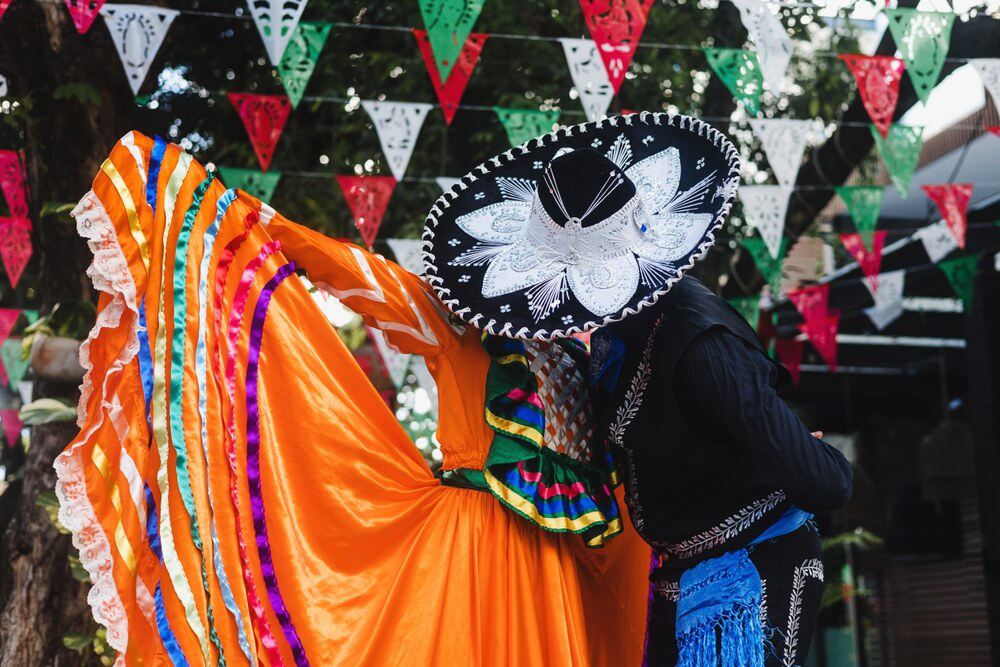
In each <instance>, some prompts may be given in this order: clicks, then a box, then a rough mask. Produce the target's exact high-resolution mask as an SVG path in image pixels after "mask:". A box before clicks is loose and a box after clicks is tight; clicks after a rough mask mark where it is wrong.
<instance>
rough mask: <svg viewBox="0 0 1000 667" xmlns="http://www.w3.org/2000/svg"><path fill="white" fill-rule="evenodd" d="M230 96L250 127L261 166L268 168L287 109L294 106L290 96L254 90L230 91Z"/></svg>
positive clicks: (279, 137) (251, 141) (289, 109)
mask: <svg viewBox="0 0 1000 667" xmlns="http://www.w3.org/2000/svg"><path fill="white" fill-rule="evenodd" d="M228 97H229V101H230V102H232V103H233V106H234V107H236V111H237V113H239V115H240V120H242V121H243V126H244V127H245V128H246V129H247V135H249V137H250V143H251V144H252V145H253V150H254V153H256V154H257V160H258V161H259V162H260V168H261V169H263V170H264V171H267V168H268V167H269V166H270V165H271V158H273V157H274V149H275V147H276V146H277V145H278V140H279V139H281V131H282V130H283V129H284V127H285V121H286V120H288V113H289V112H290V111H291V110H292V107H291V104H290V103H289V101H288V97H286V96H285V95H257V94H252V93H229V94H228Z"/></svg>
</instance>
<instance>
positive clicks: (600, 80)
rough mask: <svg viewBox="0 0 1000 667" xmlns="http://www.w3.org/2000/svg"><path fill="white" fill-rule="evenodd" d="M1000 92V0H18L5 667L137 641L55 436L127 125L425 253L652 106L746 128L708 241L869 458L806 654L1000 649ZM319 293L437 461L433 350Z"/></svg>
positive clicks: (302, 218)
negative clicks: (108, 614)
mask: <svg viewBox="0 0 1000 667" xmlns="http://www.w3.org/2000/svg"><path fill="white" fill-rule="evenodd" d="M851 54H855V56H856V57H847V58H845V57H842V56H851ZM998 100H1000V0H989V1H987V2H983V1H979V2H975V1H971V0H933V1H932V0H920V1H919V2H917V1H916V0H888V1H885V0H871V1H866V0H858V1H857V2H853V1H850V0H814V1H812V2H809V1H801V2H800V1H798V0H779V1H775V2H761V1H760V0H582V2H581V1H579V0H517V1H516V2H513V1H512V0H503V1H501V0H419V1H418V0H398V1H397V0H381V1H379V2H365V1H362V0H309V2H308V4H307V2H306V0H285V1H284V2H279V1H269V0H250V2H241V1H238V0H204V1H202V2H199V1H196V0H180V1H176V2H165V3H163V4H161V5H146V4H141V5H123V4H112V3H104V2H102V1H101V0H0V189H2V191H3V197H2V198H0V260H2V263H3V268H4V272H3V273H2V275H0V340H2V347H0V360H2V364H0V375H2V377H0V425H2V427H3V432H4V437H5V440H6V444H5V445H0V667H14V666H17V667H20V666H23V665H35V664H38V665H42V664H44V665H91V664H112V662H113V660H114V656H113V654H112V651H111V649H110V648H109V647H108V646H107V644H106V643H105V642H104V640H103V635H102V634H101V631H100V630H99V629H98V628H97V626H96V624H95V623H94V622H93V620H92V617H91V614H90V611H89V609H88V607H87V604H86V593H87V589H88V585H89V582H88V581H87V574H86V572H85V571H84V570H83V569H82V568H81V567H80V566H79V561H78V560H77V559H76V556H75V550H74V549H73V548H72V546H71V544H70V538H69V535H68V534H67V533H66V531H65V530H64V529H63V528H62V527H61V526H59V525H58V521H57V519H56V513H57V501H56V499H55V495H54V492H53V487H54V482H55V474H54V472H53V471H52V468H51V465H52V461H53V459H54V458H55V456H56V454H58V452H59V451H60V450H61V449H62V447H64V446H65V445H66V444H67V443H68V442H69V440H70V439H71V438H72V437H73V436H74V435H75V427H74V421H75V416H76V408H75V406H76V398H77V396H78V393H77V385H78V383H79V375H80V373H81V372H82V371H81V369H80V368H79V364H78V363H77V362H76V354H77V351H78V348H79V343H80V341H81V340H83V339H85V338H86V336H87V333H88V331H89V329H90V327H91V326H92V324H93V321H94V316H95V299H96V293H95V291H94V290H93V288H92V287H91V285H90V281H89V279H88V278H87V277H86V275H85V271H86V268H87V266H88V264H89V262H90V254H89V252H88V250H87V247H86V245H85V243H84V242H83V241H82V240H81V239H80V238H79V237H78V236H77V234H76V230H75V225H74V222H73V219H72V218H71V217H70V216H69V211H70V209H71V208H72V206H73V204H74V203H75V202H76V201H77V200H78V199H79V198H80V197H81V196H82V195H83V193H84V192H86V191H87V189H88V188H89V184H90V181H91V180H92V179H93V177H94V175H95V173H97V171H98V170H99V169H100V166H101V163H102V161H103V159H104V158H105V156H106V155H107V154H108V152H109V150H110V149H111V147H112V145H113V144H114V142H115V141H116V140H117V139H119V138H120V137H121V136H122V135H123V134H124V133H125V132H127V131H128V130H130V129H136V130H139V131H141V132H143V133H145V134H149V135H152V134H158V135H160V136H162V137H164V138H166V139H168V140H169V141H173V142H175V143H177V144H179V145H180V146H182V147H183V148H184V149H185V150H187V151H189V152H190V153H192V154H193V155H194V156H195V157H196V158H197V159H198V160H200V161H202V162H203V163H205V164H206V165H208V167H209V168H210V169H214V170H217V171H218V173H219V175H220V177H221V178H222V179H223V181H224V182H225V183H226V184H227V185H229V186H231V187H242V188H244V189H246V190H248V191H250V192H253V193H254V194H257V195H258V196H260V197H261V198H262V199H264V200H266V201H268V202H270V203H271V205H273V206H274V207H275V208H276V209H277V210H279V211H281V212H283V213H284V214H285V215H287V216H288V217H289V218H291V219H293V220H296V221H298V222H301V223H303V224H306V225H308V226H310V227H313V228H316V229H318V230H320V231H322V232H323V233H325V234H328V235H330V236H333V237H337V238H346V239H350V240H353V241H356V242H361V243H363V244H365V245H369V246H371V247H373V248H374V249H375V250H377V251H379V252H381V253H383V254H385V255H386V256H387V257H391V258H395V259H396V260H397V261H399V262H400V263H402V264H403V265H404V266H407V268H410V269H411V270H414V271H417V272H419V271H420V265H419V261H415V258H416V257H417V255H415V254H414V251H413V242H414V240H415V239H417V238H418V237H419V234H420V230H421V228H422V225H423V219H424V215H425V213H426V211H427V210H428V209H429V208H430V207H431V205H432V204H433V203H434V201H435V199H436V198H437V197H439V196H440V195H441V193H442V189H447V188H449V187H451V182H452V181H449V180H448V179H454V178H457V177H460V176H461V175H463V174H464V173H466V172H467V171H469V170H470V169H472V168H473V167H475V166H476V165H477V164H479V163H480V162H482V161H484V160H486V159H488V158H490V157H491V156H493V155H495V154H497V153H499V152H502V151H504V150H507V149H508V148H509V147H511V146H512V145H517V144H519V143H522V142H523V141H526V140H527V139H529V138H531V137H533V136H536V135H537V134H540V133H544V132H548V131H550V130H551V129H553V128H554V127H555V126H557V125H567V124H573V123H578V122H583V121H585V120H588V119H591V120H594V119H597V118H600V117H603V116H605V115H607V116H615V115H621V114H628V113H632V112H642V111H667V112H671V113H683V114H689V115H693V116H697V117H700V118H702V119H704V120H706V121H707V122H710V123H711V124H713V125H714V126H716V127H717V128H719V129H720V130H722V131H723V132H726V133H727V134H728V135H729V136H730V137H732V138H733V140H734V143H736V145H737V146H738V147H739V149H740V152H741V154H742V157H743V162H744V167H743V177H744V178H743V180H744V186H743V187H742V189H741V195H740V204H738V205H737V206H736V208H735V209H734V212H733V214H732V215H731V218H730V222H729V223H727V225H726V228H725V230H724V232H723V233H722V234H721V235H720V238H719V241H718V243H717V244H716V245H715V246H714V247H713V248H712V250H711V252H710V253H709V255H708V256H707V257H706V258H705V259H704V260H703V261H702V263H701V264H700V266H699V267H698V268H697V273H698V275H699V277H700V278H702V280H703V281H704V282H706V284H708V285H710V286H711V287H713V288H714V289H716V290H718V291H719V292H720V293H721V294H722V295H723V296H724V297H725V298H727V299H730V300H731V301H732V303H733V304H734V305H736V306H737V307H739V308H740V309H741V311H742V312H743V313H744V314H745V315H746V317H747V318H748V319H749V320H750V321H751V322H752V323H753V324H754V326H755V327H756V328H757V329H758V332H759V333H760V335H761V338H762V339H763V340H764V342H765V343H766V344H768V345H771V346H773V348H772V349H773V350H774V352H775V354H776V355H777V356H778V357H779V359H780V360H781V361H782V362H783V363H785V365H786V366H788V367H789V370H790V371H792V374H793V376H794V377H795V378H796V384H795V386H794V388H793V389H792V390H791V391H790V392H789V394H788V397H787V398H788V400H789V402H790V403H791V404H792V405H793V406H794V407H795V408H796V410H797V411H798V412H799V413H800V415H801V416H802V417H803V419H804V420H805V421H806V423H807V424H808V425H809V426H810V427H813V428H816V429H822V430H823V431H825V432H826V434H827V440H828V441H829V442H831V443H832V444H835V445H836V446H837V447H839V448H840V449H841V450H842V451H843V452H844V453H845V454H846V455H847V457H848V458H849V459H850V460H851V462H852V463H853V465H854V467H855V490H854V497H853V499H852V500H851V502H850V504H849V505H848V506H847V507H846V508H844V509H843V510H841V511H840V512H838V513H837V514H835V515H833V516H827V517H821V527H822V529H823V533H824V535H825V536H826V538H825V541H824V543H825V549H826V581H825V584H826V590H825V595H824V601H823V611H822V615H821V623H820V630H819V631H818V633H817V636H816V637H815V644H814V648H813V651H812V652H811V656H810V662H809V664H810V665H814V666H816V667H841V666H848V665H852V666H859V667H860V666H862V665H864V666H870V667H876V666H901V667H910V666H922V665H935V666H942V665H947V666H949V667H950V666H955V667H958V666H965V665H968V666H982V665H989V664H1000V662H998V661H1000V497H998V496H1000V487H998V484H997V481H998V474H1000V459H998V447H1000V424H998V421H997V416H998V415H1000V349H998V347H997V344H998V342H1000V309H998V308H997V305H998V303H1000V254H998V251H1000V225H998V223H997V221H998V220H1000V172H998V168H997V164H998V160H997V158H998V156H1000V127H998V126H1000V118H998V115H997V105H998ZM925 186H926V187H925ZM315 294H316V298H317V300H319V301H320V303H321V304H322V306H323V308H324V311H325V312H326V313H327V315H328V316H329V317H330V319H331V321H332V322H333V323H334V325H335V326H337V327H338V329H339V331H340V332H341V333H342V335H343V337H344V340H345V341H346V342H347V344H348V345H349V346H350V347H351V349H352V350H354V351H355V355H356V358H357V360H358V363H359V364H360V365H361V366H362V368H364V369H365V371H366V372H367V373H368V375H369V377H370V378H371V379H372V382H373V383H374V384H375V386H376V387H377V388H378V389H379V390H380V392H381V393H382V394H383V396H384V397H385V399H386V401H387V402H388V403H389V404H390V405H391V406H392V407H393V408H394V409H395V410H396V414H397V417H398V418H399V420H400V422H401V423H402V424H403V425H404V426H405V427H406V428H407V430H408V431H409V433H410V434H411V436H412V437H413V439H414V443H415V446H417V447H419V448H420V450H421V451H422V452H423V453H424V455H425V457H426V459H427V461H428V463H429V464H430V465H431V466H432V467H434V466H435V465H437V462H438V461H439V459H440V453H439V452H438V450H437V447H436V445H435V441H434V436H433V434H434V430H435V414H436V395H435V390H434V387H433V381H432V380H430V378H429V375H428V373H427V371H426V367H425V366H423V363H422V362H421V361H420V360H419V359H416V358H409V357H405V356H403V355H399V354H398V353H396V352H394V351H393V350H391V349H390V348H388V346H386V345H385V343H384V341H383V340H382V339H381V338H380V337H379V336H378V335H377V333H375V334H373V333H372V332H370V331H367V330H366V329H365V327H364V326H363V324H362V323H361V321H360V318H358V317H357V316H355V315H354V314H353V313H351V312H349V311H347V310H346V309H344V308H343V307H342V306H341V305H340V304H338V303H336V302H335V301H333V300H331V299H329V298H328V297H325V296H324V295H323V294H322V293H321V292H320V291H318V290H317V291H316V292H315Z"/></svg>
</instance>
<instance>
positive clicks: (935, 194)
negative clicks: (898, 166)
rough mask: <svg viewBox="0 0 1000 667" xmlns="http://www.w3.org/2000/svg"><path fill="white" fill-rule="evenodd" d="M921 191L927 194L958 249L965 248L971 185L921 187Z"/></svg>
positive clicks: (953, 184) (950, 184) (951, 184)
mask: <svg viewBox="0 0 1000 667" xmlns="http://www.w3.org/2000/svg"><path fill="white" fill-rule="evenodd" d="M921 187H922V189H923V191H924V192H926V193H927V196H928V197H930V198H931V199H932V200H933V201H934V203H935V204H937V207H938V211H940V212H941V217H942V218H944V221H945V222H946V223H947V225H948V229H950V230H951V233H952V234H953V235H954V237H955V242H956V243H957V244H958V247H959V248H964V247H965V230H966V227H967V222H966V209H967V208H968V206H969V198H970V197H971V196H972V185H970V184H968V183H949V184H946V185H923V186H921Z"/></svg>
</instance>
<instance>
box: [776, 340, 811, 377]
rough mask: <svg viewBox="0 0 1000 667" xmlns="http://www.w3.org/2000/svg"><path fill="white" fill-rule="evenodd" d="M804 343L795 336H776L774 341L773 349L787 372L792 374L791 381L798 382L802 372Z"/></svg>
mask: <svg viewBox="0 0 1000 667" xmlns="http://www.w3.org/2000/svg"><path fill="white" fill-rule="evenodd" d="M805 347H806V344H805V343H804V342H802V341H801V340H798V339H797V338H777V339H775V341H774V351H775V352H776V353H777V354H778V358H779V359H780V360H781V363H782V364H784V366H785V368H786V369H788V374H789V375H790V376H792V382H793V383H795V384H798V383H799V380H800V379H801V373H802V351H803V350H804V349H805Z"/></svg>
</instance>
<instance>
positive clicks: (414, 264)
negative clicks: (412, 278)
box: [386, 239, 424, 276]
mask: <svg viewBox="0 0 1000 667" xmlns="http://www.w3.org/2000/svg"><path fill="white" fill-rule="evenodd" d="M386 243H388V244H389V249H390V250H392V254H393V255H394V256H395V257H396V264H399V265H400V266H401V267H403V268H404V269H406V270H407V271H409V272H410V273H413V274H416V275H418V276H419V275H421V274H423V272H424V257H423V250H422V248H423V241H421V240H420V239H386Z"/></svg>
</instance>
